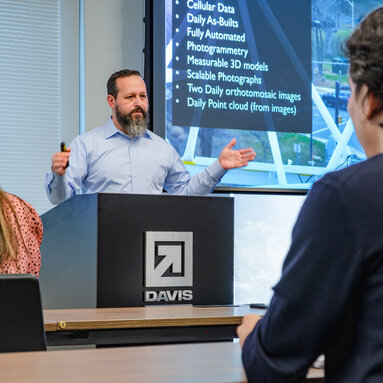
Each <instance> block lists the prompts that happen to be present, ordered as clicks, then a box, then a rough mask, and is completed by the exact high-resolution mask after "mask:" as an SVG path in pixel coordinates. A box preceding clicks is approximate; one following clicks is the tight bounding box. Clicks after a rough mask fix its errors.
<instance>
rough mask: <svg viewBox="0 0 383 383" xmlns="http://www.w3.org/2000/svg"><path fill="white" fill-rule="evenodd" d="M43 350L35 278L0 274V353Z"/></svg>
mask: <svg viewBox="0 0 383 383" xmlns="http://www.w3.org/2000/svg"><path fill="white" fill-rule="evenodd" d="M46 349H47V346H46V339H45V330H44V319H43V311H42V307H41V298H40V287H39V281H38V279H37V278H36V277H34V276H32V275H30V274H0V352H15V351H43V350H46Z"/></svg>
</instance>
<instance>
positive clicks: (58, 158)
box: [52, 149, 70, 176]
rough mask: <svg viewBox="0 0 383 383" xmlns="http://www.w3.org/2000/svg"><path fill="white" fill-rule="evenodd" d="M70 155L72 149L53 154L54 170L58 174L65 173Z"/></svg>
mask: <svg viewBox="0 0 383 383" xmlns="http://www.w3.org/2000/svg"><path fill="white" fill-rule="evenodd" d="M69 156H70V149H67V151H66V152H57V153H55V154H53V156H52V171H53V173H55V174H57V175H58V176H62V175H64V174H65V167H66V165H67V163H68V160H69Z"/></svg>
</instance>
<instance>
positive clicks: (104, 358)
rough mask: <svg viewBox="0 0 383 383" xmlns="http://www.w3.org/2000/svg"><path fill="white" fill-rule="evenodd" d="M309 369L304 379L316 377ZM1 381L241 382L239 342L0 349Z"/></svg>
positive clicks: (243, 374) (320, 374)
mask: <svg viewBox="0 0 383 383" xmlns="http://www.w3.org/2000/svg"><path fill="white" fill-rule="evenodd" d="M317 376H323V373H321V372H320V371H315V370H312V369H311V370H310V372H309V375H308V381H310V382H319V381H321V380H318V379H320V378H317ZM0 381H2V382H12V383H18V382H28V383H48V382H49V383H51V382H56V383H60V382H74V383H76V382H93V383H101V382H108V383H113V382H141V383H146V382H148V383H149V382H150V383H152V382H156V383H162V382H166V383H173V382H174V383H175V382H177V383H179V382H183V383H189V382H190V383H191V382H198V383H207V382H245V381H246V376H245V373H244V371H243V368H242V362H241V349H240V346H239V344H238V343H233V342H231V343H229V342H222V343H203V344H182V345H166V346H163V345H162V346H140V347H118V348H102V349H86V350H65V351H48V352H46V351H37V352H22V353H5V354H0Z"/></svg>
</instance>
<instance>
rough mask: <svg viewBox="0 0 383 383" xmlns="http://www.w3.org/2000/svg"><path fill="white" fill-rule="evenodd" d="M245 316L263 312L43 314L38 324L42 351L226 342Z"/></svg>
mask: <svg viewBox="0 0 383 383" xmlns="http://www.w3.org/2000/svg"><path fill="white" fill-rule="evenodd" d="M249 313H254V314H259V315H263V314H264V313H265V310H261V309H251V308H250V307H249V306H248V305H242V306H237V307H233V306H226V307H207V306H205V307H196V306H192V305H169V306H163V305H162V306H146V307H127V308H106V309H100V308H97V309H64V310H44V322H45V331H46V336H47V343H48V346H59V345H87V344H98V345H102V344H108V345H113V344H130V345H132V344H147V343H150V344H155V343H174V342H203V341H224V340H232V339H233V338H235V337H236V332H235V330H236V327H237V326H238V325H239V324H240V323H241V321H242V317H243V316H244V315H247V314H249Z"/></svg>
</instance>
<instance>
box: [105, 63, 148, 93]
mask: <svg viewBox="0 0 383 383" xmlns="http://www.w3.org/2000/svg"><path fill="white" fill-rule="evenodd" d="M129 76H139V77H141V74H140V72H139V71H138V70H131V69H123V70H120V71H118V72H115V73H113V74H112V75H111V76H110V77H109V80H108V82H107V84H106V90H107V92H108V95H109V94H110V95H112V96H113V97H114V98H116V97H117V94H118V88H117V79H118V78H122V77H129Z"/></svg>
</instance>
